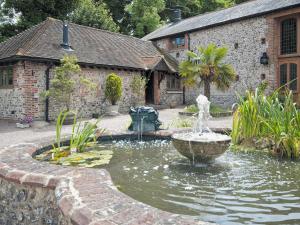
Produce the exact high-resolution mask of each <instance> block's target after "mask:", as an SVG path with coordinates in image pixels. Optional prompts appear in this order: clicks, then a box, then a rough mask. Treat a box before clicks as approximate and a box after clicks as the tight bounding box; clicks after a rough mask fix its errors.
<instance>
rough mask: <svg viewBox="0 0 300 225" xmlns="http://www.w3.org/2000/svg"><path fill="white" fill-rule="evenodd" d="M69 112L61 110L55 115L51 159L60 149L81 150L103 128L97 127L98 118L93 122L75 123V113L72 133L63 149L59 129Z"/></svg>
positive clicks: (92, 142) (94, 139)
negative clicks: (54, 136)
mask: <svg viewBox="0 0 300 225" xmlns="http://www.w3.org/2000/svg"><path fill="white" fill-rule="evenodd" d="M69 113H70V112H66V111H61V112H60V113H59V115H58V117H57V121H56V140H55V144H53V145H52V146H53V149H52V153H53V155H52V159H54V158H57V157H58V156H59V155H61V152H62V151H65V150H67V151H71V152H83V151H85V149H86V147H87V146H91V145H93V144H94V143H95V142H96V140H97V138H98V137H99V136H100V135H101V134H102V133H103V132H104V129H101V128H98V123H99V121H100V120H99V119H98V120H96V121H95V122H90V121H88V122H83V123H82V122H79V123H78V124H77V116H76V114H75V116H74V120H73V125H72V134H71V138H70V144H69V146H67V149H66V147H65V148H64V149H62V147H61V136H62V133H61V130H62V126H63V124H64V121H65V119H66V117H67V116H68V114H69Z"/></svg>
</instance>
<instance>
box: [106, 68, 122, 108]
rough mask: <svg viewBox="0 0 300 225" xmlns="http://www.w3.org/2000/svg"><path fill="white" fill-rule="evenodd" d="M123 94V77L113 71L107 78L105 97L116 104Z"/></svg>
mask: <svg viewBox="0 0 300 225" xmlns="http://www.w3.org/2000/svg"><path fill="white" fill-rule="evenodd" d="M121 96H122V78H121V77H120V76H118V75H117V74H115V73H111V74H109V75H108V77H107V78H106V85H105V97H106V98H107V99H108V100H109V102H110V103H111V104H112V105H116V104H117V102H118V101H119V100H120V98H121Z"/></svg>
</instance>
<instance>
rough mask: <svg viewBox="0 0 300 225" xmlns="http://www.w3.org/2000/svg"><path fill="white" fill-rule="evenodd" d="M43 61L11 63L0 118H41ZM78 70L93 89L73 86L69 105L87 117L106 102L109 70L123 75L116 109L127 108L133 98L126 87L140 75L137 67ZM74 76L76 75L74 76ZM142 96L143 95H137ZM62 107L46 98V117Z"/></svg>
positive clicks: (0, 102)
mask: <svg viewBox="0 0 300 225" xmlns="http://www.w3.org/2000/svg"><path fill="white" fill-rule="evenodd" d="M47 68H48V66H47V65H46V64H44V63H37V62H30V61H23V62H18V63H16V64H14V65H13V76H14V86H13V88H7V89H0V118H8V119H15V120H20V119H22V118H24V117H25V116H33V117H34V118H35V119H40V120H44V119H45V100H44V98H42V97H41V94H42V92H43V91H45V90H46V74H45V73H46V70H47ZM81 73H82V74H85V76H86V77H87V78H89V79H91V80H92V81H93V82H94V83H95V84H96V86H97V87H96V90H87V89H84V88H81V89H80V88H79V87H77V90H78V91H76V92H75V94H74V95H73V96H72V102H71V108H72V109H77V110H80V111H79V112H80V116H82V117H91V116H92V114H93V113H98V114H103V113H104V112H105V108H106V106H107V105H109V104H110V103H109V102H108V101H107V100H106V98H105V96H104V89H105V79H106V77H107V76H108V75H109V74H110V73H116V74H117V75H119V76H120V77H121V78H122V79H123V93H122V97H121V100H120V101H119V105H120V112H128V110H129V107H130V106H131V105H133V103H134V102H135V101H136V97H135V96H134V94H133V93H132V92H131V90H130V83H131V80H132V78H133V77H134V76H140V74H141V73H140V72H139V71H127V70H126V71H125V70H110V69H104V68H82V71H81ZM53 77H54V67H51V69H50V79H52V78H53ZM77 77H78V76H77ZM139 97H140V98H141V99H143V100H144V99H145V98H144V96H139ZM62 108H63V105H62V104H61V103H58V102H56V101H55V100H54V99H53V98H51V97H50V99H49V117H50V119H54V118H56V117H57V115H58V113H59V111H60V110H61V109H62Z"/></svg>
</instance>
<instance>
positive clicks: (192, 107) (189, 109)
mask: <svg viewBox="0 0 300 225" xmlns="http://www.w3.org/2000/svg"><path fill="white" fill-rule="evenodd" d="M184 111H185V112H188V113H198V112H199V109H198V107H197V106H196V105H189V106H187V107H185V108H184Z"/></svg>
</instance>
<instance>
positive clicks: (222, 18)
mask: <svg viewBox="0 0 300 225" xmlns="http://www.w3.org/2000/svg"><path fill="white" fill-rule="evenodd" d="M297 6H298V7H299V6H300V0H253V1H249V2H246V3H243V4H239V5H236V6H234V7H231V8H228V9H223V10H219V11H215V12H211V13H206V14H202V15H199V16H194V17H190V18H187V19H185V20H181V21H180V22H177V23H170V24H167V25H165V26H163V27H161V28H159V29H157V30H156V31H154V32H152V33H150V34H148V35H146V36H145V37H144V38H142V39H143V40H155V39H159V38H162V37H167V36H172V35H175V34H179V33H184V32H188V31H194V30H200V29H205V28H208V27H212V26H217V25H221V24H225V23H230V22H234V21H238V20H242V19H245V18H251V17H256V16H259V15H264V14H267V13H271V12H275V11H279V10H283V9H288V8H292V7H297Z"/></svg>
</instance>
